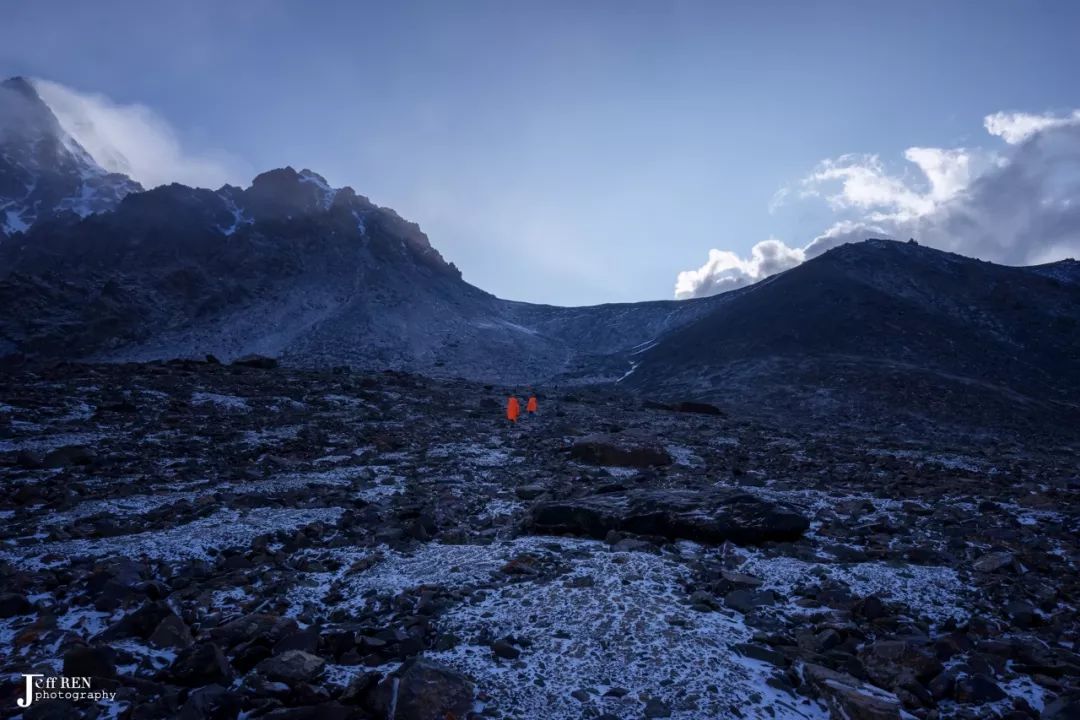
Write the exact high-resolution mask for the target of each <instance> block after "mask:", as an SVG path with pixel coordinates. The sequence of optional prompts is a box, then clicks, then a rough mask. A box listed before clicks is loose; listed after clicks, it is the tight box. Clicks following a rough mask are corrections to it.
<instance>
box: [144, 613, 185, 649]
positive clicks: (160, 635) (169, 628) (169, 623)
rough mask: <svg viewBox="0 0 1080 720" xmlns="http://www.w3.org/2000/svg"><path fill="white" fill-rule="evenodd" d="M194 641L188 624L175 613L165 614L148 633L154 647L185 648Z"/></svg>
mask: <svg viewBox="0 0 1080 720" xmlns="http://www.w3.org/2000/svg"><path fill="white" fill-rule="evenodd" d="M194 642H195V639H194V638H193V637H192V636H191V631H190V630H188V626H187V625H186V624H185V623H184V621H183V620H181V619H180V617H179V616H177V615H168V616H166V617H165V619H163V620H162V621H161V622H160V623H158V626H157V627H156V628H154V632H153V633H151V634H150V644H151V645H153V646H154V647H156V648H186V647H191V645H192V643H194Z"/></svg>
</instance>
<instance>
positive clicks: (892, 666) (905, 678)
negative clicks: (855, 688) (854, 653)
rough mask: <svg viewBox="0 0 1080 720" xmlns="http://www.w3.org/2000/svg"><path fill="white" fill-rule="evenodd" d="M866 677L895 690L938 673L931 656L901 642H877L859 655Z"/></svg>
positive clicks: (921, 649)
mask: <svg viewBox="0 0 1080 720" xmlns="http://www.w3.org/2000/svg"><path fill="white" fill-rule="evenodd" d="M859 659H860V660H861V661H862V664H863V667H864V668H865V669H866V674H867V675H869V676H870V679H871V680H873V681H874V682H875V683H877V684H878V685H879V686H881V687H885V688H890V689H894V690H895V689H896V688H899V687H903V686H904V685H910V684H913V683H915V681H916V680H923V681H925V680H929V679H930V678H932V677H934V676H935V675H937V674H938V673H940V672H941V670H942V667H941V662H939V661H938V659H937V657H935V656H934V654H933V653H931V652H930V651H928V650H927V649H925V648H922V647H919V646H918V645H916V644H914V643H911V642H906V641H904V640H878V641H877V642H874V643H870V644H868V645H866V646H865V647H864V648H863V649H862V650H861V651H860V652H859Z"/></svg>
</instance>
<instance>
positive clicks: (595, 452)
mask: <svg viewBox="0 0 1080 720" xmlns="http://www.w3.org/2000/svg"><path fill="white" fill-rule="evenodd" d="M570 457H572V458H574V459H575V460H578V461H580V462H584V463H589V464H590V465H610V466H618V467H636V468H647V467H654V466H658V465H670V464H671V463H672V459H671V455H669V454H668V452H667V450H665V449H664V448H663V447H662V446H660V445H658V444H657V443H656V442H655V441H654V440H651V439H648V438H643V437H640V436H636V435H631V434H619V435H589V436H588V437H584V438H581V439H579V440H577V441H576V442H575V443H574V444H573V446H572V447H571V448H570Z"/></svg>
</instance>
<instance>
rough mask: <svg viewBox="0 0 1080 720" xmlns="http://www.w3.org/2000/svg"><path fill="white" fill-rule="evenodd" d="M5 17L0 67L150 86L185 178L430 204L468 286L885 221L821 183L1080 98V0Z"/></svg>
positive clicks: (432, 226)
mask: <svg viewBox="0 0 1080 720" xmlns="http://www.w3.org/2000/svg"><path fill="white" fill-rule="evenodd" d="M3 14H4V22H3V24H2V26H0V72H2V73H3V74H4V75H16V74H23V75H30V76H34V77H39V78H45V79H48V80H51V81H54V82H56V83H60V84H61V85H63V86H65V87H67V88H70V89H73V90H75V91H78V92H80V93H99V94H101V95H103V96H105V97H106V98H108V100H109V101H110V102H111V103H115V104H116V105H117V106H119V107H126V106H129V105H136V104H137V105H139V106H142V107H143V108H145V110H146V112H147V113H148V114H149V116H150V117H151V119H152V120H153V122H155V123H159V124H161V123H167V124H168V126H169V127H168V128H166V132H168V133H171V134H172V135H173V136H174V138H175V141H176V142H177V143H178V146H179V147H180V148H181V149H182V150H181V152H182V154H183V155H184V156H185V157H186V158H195V159H196V160H198V161H199V162H203V164H202V165H200V164H199V162H196V163H195V166H194V167H196V170H193V171H192V172H193V173H194V176H195V177H196V179H197V178H198V177H200V176H199V173H200V172H203V170H199V169H198V168H203V169H204V170H205V169H206V168H208V167H209V168H211V170H207V171H206V172H205V173H204V176H206V177H208V178H209V179H210V180H214V179H217V178H218V177H219V175H224V176H226V177H229V178H231V179H234V181H237V182H244V183H245V184H246V182H247V181H248V180H250V176H251V175H253V174H254V173H255V172H257V171H261V170H265V169H269V168H272V167H278V166H282V165H285V164H291V165H294V166H296V167H297V168H300V167H309V168H311V169H313V170H315V171H317V172H320V173H322V174H323V175H325V176H326V177H327V179H328V180H330V182H331V183H332V184H334V185H351V186H352V187H354V188H355V189H356V190H357V191H358V192H360V193H362V194H365V195H368V196H369V197H371V198H372V200H374V201H375V202H378V203H379V204H383V205H388V206H391V207H393V208H395V209H396V210H398V212H400V213H401V214H402V215H403V216H405V217H407V218H409V219H411V220H415V221H417V222H419V223H420V225H421V227H422V228H423V229H424V230H425V231H426V232H427V233H428V234H429V236H430V237H431V240H432V243H433V244H434V245H435V246H436V247H437V248H439V249H440V251H442V252H443V254H444V255H445V256H446V257H447V258H448V259H450V260H453V261H454V262H455V263H457V264H458V266H459V267H461V269H462V271H463V273H464V275H465V278H466V279H467V280H469V281H470V282H472V283H474V284H476V285H479V286H480V287H483V288H484V289H487V290H489V291H492V292H494V293H495V294H497V295H500V296H502V297H509V298H513V299H522V300H530V301H537V302H550V303H555V304H583V303H596V302H609V301H628V300H641V299H654V298H667V297H672V294H673V287H674V285H675V279H676V277H677V276H678V275H679V273H680V272H682V271H686V270H690V269H695V268H699V267H702V264H703V263H705V261H706V258H707V256H708V254H709V251H710V249H716V250H718V251H731V253H732V255H733V256H737V257H739V258H746V257H748V256H749V254H750V253H751V252H752V248H753V247H754V246H755V245H756V244H758V243H760V242H761V241H763V240H766V239H768V238H776V239H778V240H780V241H781V242H782V243H783V244H784V246H785V248H788V249H790V248H796V249H798V248H804V247H805V246H807V245H808V243H811V241H813V240H814V239H815V238H816V237H819V236H821V234H822V233H823V232H825V231H826V230H827V229H828V228H830V227H831V226H833V224H834V223H837V222H840V221H842V220H844V219H845V218H846V219H847V220H848V221H853V219H854V220H858V221H859V222H862V221H863V220H867V218H869V221H875V220H876V221H880V220H882V217H883V215H882V213H881V212H880V207H878V208H877V209H875V207H873V206H872V205H868V204H865V203H860V201H859V200H858V198H857V191H858V188H855V190H854V191H850V192H849V191H848V189H847V187H846V186H845V192H848V196H847V197H846V200H847V202H846V204H845V202H844V200H845V198H840V199H839V200H838V198H837V197H836V195H835V194H834V193H833V191H826V190H825V188H826V187H827V186H832V185H836V184H837V183H844V182H846V181H850V180H851V179H852V178H853V177H856V176H857V175H858V173H856V172H854V171H851V169H850V168H851V167H853V166H857V167H859V168H862V169H865V168H866V167H867V163H868V162H869V158H871V156H876V158H878V159H879V160H880V167H878V168H877V169H878V170H880V173H879V174H880V175H881V176H883V177H887V178H890V179H898V180H899V181H901V182H903V183H906V187H908V188H910V189H912V190H913V191H914V192H926V191H927V188H928V187H929V184H930V183H931V182H932V178H931V177H930V176H929V175H927V174H925V173H924V172H923V171H922V167H923V166H921V165H912V164H911V162H910V161H908V160H905V151H906V150H907V149H908V148H911V147H928V148H946V149H951V148H966V149H972V148H974V149H975V152H976V154H977V155H978V157H980V158H983V159H986V158H991V160H987V163H988V164H987V167H990V166H992V165H993V162H992V158H994V157H998V156H997V155H996V153H1011V152H1014V150H1012V149H1011V148H1012V147H1013V146H1017V147H1018V145H1017V143H1007V142H1005V141H1004V140H1003V139H1002V138H1003V137H1004V136H1003V135H1002V134H1000V133H999V134H998V135H996V136H995V135H992V134H990V133H988V132H987V129H986V120H985V118H986V117H987V116H989V115H991V114H993V113H998V112H1001V111H1019V112H1023V113H1030V114H1033V115H1032V116H1033V117H1034V116H1038V117H1067V116H1068V113H1071V112H1072V109H1073V108H1074V107H1077V105H1078V99H1077V97H1076V88H1077V85H1076V82H1075V69H1076V68H1077V67H1080V43H1077V41H1076V30H1077V28H1078V27H1080V4H1077V3H1072V2H1047V3H1038V2H1019V1H1016V2H914V3H911V2H903V3H884V2H835V3H804V2H780V3H766V2H761V3H749V2H746V3H741V2H740V3H719V2H700V3H698V2H626V1H620V2H587V3H580V2H565V3H560V2H545V3H539V2H536V3H525V2H516V1H512V2H468V1H465V2H431V3H421V2H404V3H380V4H375V3H362V2H342V3H332V2H320V3H301V2H295V3H294V2H267V1H263V2H227V3H221V2H196V1H189V2H183V3H149V2H146V3H143V2H139V3H136V2H131V3H117V2H95V3H83V2H70V3H58V2H48V1H42V2H35V3H18V4H10V5H7V6H6V7H5V8H4V11H3ZM1040 127H1041V126H1040ZM1028 137H1030V135H1025V136H1024V138H1025V139H1026V138H1028ZM845 155H846V156H847V157H848V160H849V161H848V162H846V164H845V161H841V162H839V163H838V164H834V166H833V167H834V168H835V167H842V168H847V169H846V170H844V171H843V172H840V173H839V174H837V173H833V174H831V175H826V176H821V177H819V178H818V180H816V181H814V182H809V183H808V182H807V181H806V179H807V178H808V177H810V176H811V175H813V174H814V173H815V172H818V173H820V172H821V171H822V165H821V164H822V163H823V162H825V161H827V160H829V159H830V158H831V159H834V160H835V159H837V158H840V157H841V156H845ZM1006 157H1007V158H1011V157H1012V156H1011V155H1007V156H1006ZM1006 161H1008V160H1006ZM967 162H968V160H967V159H965V163H967ZM999 162H1000V161H999ZM860 163H861V164H860ZM870 164H871V165H872V163H870ZM871 169H872V170H873V168H871ZM215 172H217V173H218V174H217V175H215ZM861 172H862V171H861V170H859V173H861ZM845 173H846V174H845ZM181 179H186V180H189V178H188V177H186V176H183V177H181ZM829 184H831V185H829ZM785 188H786V193H787V195H786V199H785V201H784V202H782V203H778V204H777V203H774V202H773V201H774V200H775V199H777V193H778V191H781V190H782V189H785ZM853 193H854V194H853ZM953 195H956V193H955V192H954V193H953ZM950 197H951V196H950ZM829 198H832V199H831V200H830V199H829ZM879 199H880V198H879ZM894 200H896V198H895V197H890V198H887V199H886V200H885V201H884V202H885V205H886V206H887V208H892V206H891V205H889V203H892V202H893V201H894ZM770 205H774V206H775V207H773V208H772V211H770ZM920 207H921V206H920ZM920 212H921V210H920ZM875 213H876V214H875ZM885 215H890V217H891V216H893V215H895V213H892V211H891V209H890V210H889V212H886V213H885ZM922 217H923V216H922V215H920V216H919V219H920V221H921V218H922ZM894 219H895V218H894ZM908 220H910V218H908ZM908 227H909V226H906V225H905V226H903V228H901V229H904V230H906V229H907V228H908ZM933 232H934V231H930V232H929V233H928V236H930V237H933ZM1069 237H1071V235H1070V236H1069ZM1070 242H1071V240H1068V237H1067V238H1066V239H1065V240H1063V241H1062V242H1061V243H1058V245H1056V246H1054V247H1056V248H1058V250H1055V251H1054V252H1057V254H1061V253H1062V252H1064V251H1065V250H1061V249H1060V248H1065V249H1066V250H1068V249H1071V248H1072V247H1073V246H1072V245H1070V244H1069V243H1070ZM1062 243H1064V244H1062ZM939 244H944V241H942V243H939ZM980 248H981V252H980ZM954 249H960V250H963V249H964V246H959V247H957V248H954ZM1043 250H1045V248H1044V249H1043ZM1043 250H1040V252H1043ZM799 252H802V251H801V250H800V251H799ZM1046 252H1050V251H1046ZM1046 252H1043V254H1042V255H1035V254H1032V253H1028V254H1026V255H1023V257H1024V258H1025V259H1031V258H1036V257H1037V258H1040V259H1041V258H1043V256H1044V255H1046ZM972 254H982V255H989V258H990V259H999V260H1001V261H1008V260H1009V259H1010V257H1013V255H1015V256H1016V257H1020V255H1018V254H1015V253H1014V254H1013V255H1001V254H1000V253H999V254H998V255H994V254H993V253H988V252H986V251H985V248H983V247H982V246H977V247H974V251H973V252H972ZM1050 256H1053V252H1050V255H1048V256H1047V257H1050ZM725 257H726V256H725ZM800 257H801V256H800ZM725 262H727V261H724V260H721V261H720V265H721V266H724V267H722V268H721V269H722V270H723V271H724V272H725V273H728V274H729V275H730V273H731V272H733V271H732V270H731V268H730V267H727V266H726V265H725V264H724V263H725ZM728 265H730V263H728ZM702 270H703V271H704V270H705V269H704V268H702ZM709 272H712V271H709ZM734 272H735V273H736V275H738V274H739V273H743V270H736V271H734ZM744 274H745V273H744ZM750 274H751V275H753V272H751V273H750ZM725 277H726V275H725ZM739 277H740V278H741V275H739ZM739 281H740V282H741V280H739ZM693 292H696V290H695V291H693ZM687 294H690V292H688V293H687Z"/></svg>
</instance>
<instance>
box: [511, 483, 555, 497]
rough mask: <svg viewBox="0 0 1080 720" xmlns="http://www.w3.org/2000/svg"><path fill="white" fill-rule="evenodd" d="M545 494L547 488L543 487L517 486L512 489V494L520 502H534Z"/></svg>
mask: <svg viewBox="0 0 1080 720" xmlns="http://www.w3.org/2000/svg"><path fill="white" fill-rule="evenodd" d="M545 492H547V488H546V487H544V486H543V485H518V486H517V487H516V488H514V493H515V494H516V495H517V496H518V497H519V498H521V499H522V500H535V499H536V498H538V497H540V496H541V495H543V494H544V493H545Z"/></svg>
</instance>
